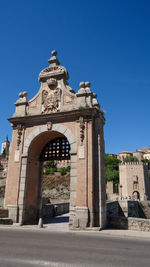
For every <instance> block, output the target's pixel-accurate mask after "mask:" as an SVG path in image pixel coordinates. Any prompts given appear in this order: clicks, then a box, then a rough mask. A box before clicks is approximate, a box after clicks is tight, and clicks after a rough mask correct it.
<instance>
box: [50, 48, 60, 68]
mask: <svg viewBox="0 0 150 267" xmlns="http://www.w3.org/2000/svg"><path fill="white" fill-rule="evenodd" d="M51 54H52V57H51V58H50V59H49V60H48V62H49V64H50V65H60V62H59V60H58V59H57V57H56V56H57V51H56V50H52V52H51Z"/></svg>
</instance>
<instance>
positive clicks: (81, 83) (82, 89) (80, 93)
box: [77, 82, 85, 96]
mask: <svg viewBox="0 0 150 267" xmlns="http://www.w3.org/2000/svg"><path fill="white" fill-rule="evenodd" d="M79 86H80V89H79V90H78V92H77V96H79V95H83V94H85V89H84V88H85V82H80V84H79Z"/></svg>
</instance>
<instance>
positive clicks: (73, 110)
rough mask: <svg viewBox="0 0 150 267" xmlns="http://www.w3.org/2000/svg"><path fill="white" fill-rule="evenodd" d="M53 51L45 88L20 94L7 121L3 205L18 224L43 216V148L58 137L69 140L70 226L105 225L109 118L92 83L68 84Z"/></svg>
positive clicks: (43, 73) (44, 74)
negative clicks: (9, 139)
mask: <svg viewBox="0 0 150 267" xmlns="http://www.w3.org/2000/svg"><path fill="white" fill-rule="evenodd" d="M56 55H57V53H56V51H52V57H51V58H50V59H49V60H48V62H49V63H50V66H49V67H47V68H45V69H44V70H42V71H41V73H40V74H39V81H40V82H41V87H40V90H39V92H38V93H37V95H36V96H35V97H34V98H33V99H31V100H30V101H28V99H27V93H26V92H22V93H20V94H19V99H18V100H17V101H16V103H15V105H16V111H15V113H14V115H13V117H12V118H10V119H9V121H10V122H11V124H12V128H13V134H12V142H11V146H10V156H9V164H8V176H7V184H6V194H5V206H6V207H7V208H8V209H9V217H10V218H12V219H13V221H14V222H20V223H25V222H33V221H36V220H38V218H39V205H40V186H41V162H40V154H41V151H42V149H43V147H44V146H45V145H46V144H47V143H48V142H49V141H50V140H53V139H55V138H58V137H66V138H67V140H68V142H69V143H70V147H71V151H70V159H71V177H70V179H71V180H70V221H69V225H70V229H75V228H79V229H84V228H86V227H95V226H99V227H101V228H103V227H104V226H105V223H106V211H105V168H104V137H103V126H104V123H105V119H104V116H103V111H102V110H101V109H100V108H99V104H98V102H97V99H96V94H94V93H92V91H91V89H90V83H89V82H86V83H84V82H82V83H80V89H79V90H78V92H77V93H75V92H74V90H73V89H72V88H71V87H70V86H69V84H68V81H67V80H68V78H69V75H68V72H67V70H66V68H65V67H63V66H60V63H59V61H58V59H57V57H56Z"/></svg>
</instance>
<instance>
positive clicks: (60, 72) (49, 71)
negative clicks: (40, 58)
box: [39, 50, 69, 82]
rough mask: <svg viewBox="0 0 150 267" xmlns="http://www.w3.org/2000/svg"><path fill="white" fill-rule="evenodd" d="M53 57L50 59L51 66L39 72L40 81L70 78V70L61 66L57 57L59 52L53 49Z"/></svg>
mask: <svg viewBox="0 0 150 267" xmlns="http://www.w3.org/2000/svg"><path fill="white" fill-rule="evenodd" d="M51 54H52V57H51V58H50V59H49V60H48V62H49V64H50V66H49V67H47V68H45V69H44V70H42V71H41V72H40V74H39V81H40V82H44V81H47V80H48V79H51V78H58V77H63V78H64V79H65V80H68V79H69V74H68V71H67V70H66V68H65V67H64V66H60V62H59V60H58V59H57V57H56V56H57V52H56V51H55V50H53V51H52V52H51Z"/></svg>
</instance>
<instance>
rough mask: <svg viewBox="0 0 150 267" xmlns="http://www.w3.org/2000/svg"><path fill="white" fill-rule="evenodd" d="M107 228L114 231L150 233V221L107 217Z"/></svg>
mask: <svg viewBox="0 0 150 267" xmlns="http://www.w3.org/2000/svg"><path fill="white" fill-rule="evenodd" d="M107 226H108V227H112V228H116V229H128V230H134V231H145V232H150V220H148V219H141V218H132V217H129V218H126V217H117V216H116V217H111V216H109V217H108V218H107Z"/></svg>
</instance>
